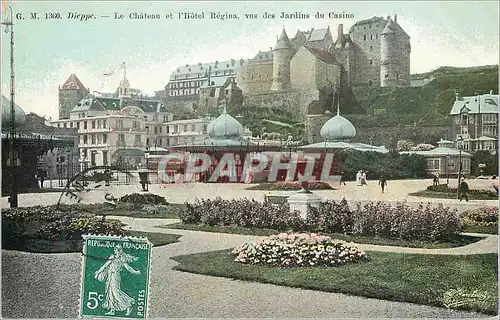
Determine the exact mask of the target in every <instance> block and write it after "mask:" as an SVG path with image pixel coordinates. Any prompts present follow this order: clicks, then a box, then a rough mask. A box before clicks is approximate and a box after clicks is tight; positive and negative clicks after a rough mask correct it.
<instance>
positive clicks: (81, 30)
mask: <svg viewBox="0 0 500 320" xmlns="http://www.w3.org/2000/svg"><path fill="white" fill-rule="evenodd" d="M7 6H11V7H12V9H13V13H14V24H15V25H14V28H15V29H14V31H15V32H14V60H15V80H16V82H15V88H16V91H15V93H16V98H15V101H16V103H17V104H18V105H19V106H21V107H22V108H23V109H24V110H25V112H26V113H29V112H35V113H37V114H39V115H41V116H46V117H51V118H52V119H57V118H58V86H60V85H63V84H64V82H65V81H66V79H67V78H68V77H69V76H70V75H71V74H73V73H74V74H76V75H77V76H78V78H79V79H80V80H81V81H82V82H83V84H84V85H85V86H86V87H88V88H89V89H90V91H91V92H92V91H94V90H95V91H101V92H114V91H115V90H116V87H117V86H118V84H119V82H120V79H121V78H122V77H123V69H120V68H119V66H120V64H121V63H122V62H126V66H127V78H128V80H129V81H130V84H131V86H132V87H133V88H138V89H141V90H143V91H144V92H147V93H151V94H154V91H159V90H163V89H164V87H165V85H166V84H167V83H168V78H169V75H170V74H171V73H172V72H173V71H174V70H175V69H176V68H177V67H178V66H181V65H186V64H197V63H198V62H202V63H209V62H214V61H216V60H219V61H224V60H230V59H235V60H239V59H241V58H244V59H248V58H252V57H253V56H255V55H256V54H257V52H258V51H259V50H261V51H266V50H269V48H270V47H272V46H274V45H275V43H276V37H277V35H278V34H279V33H280V32H281V29H282V28H283V27H285V29H286V30H287V33H288V35H289V36H290V37H293V36H294V35H295V33H296V32H297V30H298V29H300V30H308V29H311V28H315V29H320V28H325V27H327V26H330V29H331V30H332V35H333V36H334V39H335V38H336V30H337V26H338V24H340V23H342V24H343V25H344V32H345V33H347V30H348V29H349V27H350V26H352V25H353V24H354V23H355V22H356V21H359V20H363V19H369V18H371V17H373V16H379V17H387V16H388V15H391V16H392V17H393V16H394V14H397V15H398V18H397V20H398V23H399V24H400V25H401V26H402V27H403V28H404V29H405V31H406V32H407V33H408V34H409V35H410V37H411V40H410V41H411V45H412V52H411V72H412V73H421V72H427V71H431V70H433V69H436V68H438V67H440V66H455V67H468V66H479V65H496V64H498V60H499V49H498V47H499V29H498V28H499V27H498V25H499V7H498V2H497V1H491V2H488V1H469V2H460V1H426V2H407V1H384V2H375V1H370V2H363V1H329V2H309V1H298V2H293V1H275V2H266V1H244V2H222V1H214V2H211V1H204V2H196V1H184V2H175V1H162V2H150V1H148V2H142V1H130V2H125V1H121V2H118V1H116V2H106V1H94V2H91V1H87V2H76V1H66V2H62V1H61V2H50V1H43V2H41V1H40V2H36V1H29V2H20V1H8V2H7ZM2 8H4V6H2ZM70 12H71V13H78V14H87V15H91V14H93V15H95V16H96V19H90V20H87V21H81V20H79V19H70V18H69V14H70ZM179 12H205V15H206V18H205V19H204V20H185V19H184V20H183V19H179V18H178V13H179ZM210 12H214V13H217V12H220V13H231V14H237V15H238V16H239V19H237V20H219V19H209V17H208V15H209V13H210ZM265 12H268V13H274V14H275V18H274V19H269V18H268V19H265V18H264V17H263V14H264V13H265ZM280 12H287V13H295V12H298V13H304V14H305V13H308V14H309V15H310V18H309V19H281V18H280V17H279V15H280ZM317 12H320V13H323V14H324V16H325V17H324V18H318V19H317V18H315V14H316V13H317ZM330 12H333V13H336V14H338V15H342V14H345V15H346V16H347V17H349V16H351V15H354V18H329V17H328V14H329V13H330ZM32 13H36V14H37V16H38V19H31V14H32ZM57 13H59V14H60V15H61V19H47V18H46V14H48V15H50V14H52V15H53V16H55V15H56V14H57ZM115 13H118V14H122V15H123V16H124V19H114V15H115ZM131 13H148V14H160V15H161V17H162V19H161V20H137V19H135V20H134V19H130V18H129V15H130V14H131ZM170 13H172V14H173V16H174V18H173V19H167V18H166V16H167V15H168V14H170ZM245 13H247V14H248V13H256V14H258V18H257V19H247V18H245ZM19 14H20V15H19ZM8 15H9V11H8V10H7V11H6V12H5V13H4V14H3V15H2V19H3V21H5V18H6V16H8ZM16 16H17V17H18V18H16ZM101 16H109V18H103V17H101ZM2 28H3V29H4V27H3V26H2ZM1 34H2V38H1V39H2V49H1V50H2V70H1V71H2V87H1V90H2V95H4V96H6V97H9V94H10V83H9V80H10V64H9V57H10V46H9V42H10V33H5V32H2V33H1ZM107 72H114V73H113V74H112V75H111V76H107V77H105V76H103V74H104V73H107Z"/></svg>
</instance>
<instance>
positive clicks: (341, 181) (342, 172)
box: [339, 171, 346, 186]
mask: <svg viewBox="0 0 500 320" xmlns="http://www.w3.org/2000/svg"><path fill="white" fill-rule="evenodd" d="M342 184H344V186H345V185H346V184H345V180H344V171H340V184H339V185H342Z"/></svg>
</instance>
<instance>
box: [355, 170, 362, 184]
mask: <svg viewBox="0 0 500 320" xmlns="http://www.w3.org/2000/svg"><path fill="white" fill-rule="evenodd" d="M356 185H358V186H360V185H361V170H359V171H358V173H356Z"/></svg>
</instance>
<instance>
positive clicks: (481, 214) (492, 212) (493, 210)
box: [462, 207, 498, 227]
mask: <svg viewBox="0 0 500 320" xmlns="http://www.w3.org/2000/svg"><path fill="white" fill-rule="evenodd" d="M462 222H463V224H464V225H473V226H482V227H497V226H498V208H497V207H481V208H477V209H473V210H469V211H466V212H464V213H463V214H462Z"/></svg>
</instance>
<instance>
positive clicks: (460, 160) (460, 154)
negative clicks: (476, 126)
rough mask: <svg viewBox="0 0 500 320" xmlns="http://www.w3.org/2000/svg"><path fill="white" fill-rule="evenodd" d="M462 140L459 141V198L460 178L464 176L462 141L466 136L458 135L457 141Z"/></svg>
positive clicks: (458, 194) (458, 195)
mask: <svg viewBox="0 0 500 320" xmlns="http://www.w3.org/2000/svg"><path fill="white" fill-rule="evenodd" d="M458 141H460V143H457V147H458V184H457V198H459V197H460V191H459V190H460V178H461V177H462V142H463V141H464V138H462V136H461V135H460V136H458V137H457V142H458Z"/></svg>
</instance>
